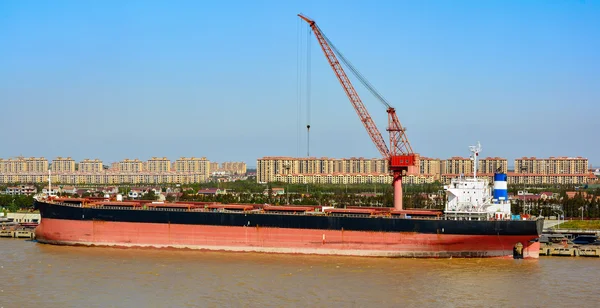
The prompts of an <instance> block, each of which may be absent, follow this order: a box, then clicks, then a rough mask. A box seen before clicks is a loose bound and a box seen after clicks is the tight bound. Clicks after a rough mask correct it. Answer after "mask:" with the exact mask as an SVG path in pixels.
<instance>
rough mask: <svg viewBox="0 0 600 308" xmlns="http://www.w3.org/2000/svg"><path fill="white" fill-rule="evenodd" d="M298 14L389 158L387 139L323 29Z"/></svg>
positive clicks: (381, 151) (372, 138) (368, 129)
mask: <svg viewBox="0 0 600 308" xmlns="http://www.w3.org/2000/svg"><path fill="white" fill-rule="evenodd" d="M298 16H299V17H300V18H302V19H304V20H305V21H306V22H307V23H308V24H309V25H310V27H311V29H312V31H313V33H314V34H315V36H316V37H317V40H318V41H319V45H321V49H323V53H325V57H326V58H327V61H328V62H329V65H331V68H332V69H333V71H334V73H335V76H336V77H337V78H338V80H339V81H340V84H341V85H342V87H343V88H344V92H346V95H347V96H348V98H349V99H350V103H352V106H353V107H354V110H356V113H357V114H358V117H359V118H360V121H361V122H362V123H363V125H364V126H365V128H366V129H367V132H368V133H369V137H371V140H373V143H375V146H376V147H377V150H379V153H381V156H383V157H385V158H388V157H389V156H390V151H389V150H388V147H387V145H386V144H385V140H384V139H383V136H382V135H381V132H380V131H379V129H378V128H377V126H376V125H375V122H374V121H373V119H372V118H371V115H369V111H367V108H366V107H365V105H364V104H363V102H362V100H361V99H360V96H358V93H357V92H356V90H355V89H354V86H352V83H351V82H350V79H348V76H347V75H346V72H344V69H343V68H342V65H341V64H340V62H339V61H338V59H337V57H336V56H335V53H334V52H333V50H332V49H331V47H330V46H329V44H328V43H327V40H326V39H325V37H324V35H323V33H322V32H321V29H319V27H318V26H317V24H316V23H315V22H314V21H313V20H311V19H309V18H308V17H306V16H304V15H302V14H298Z"/></svg>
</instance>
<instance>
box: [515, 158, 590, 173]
mask: <svg viewBox="0 0 600 308" xmlns="http://www.w3.org/2000/svg"><path fill="white" fill-rule="evenodd" d="M588 164H589V162H588V159H587V158H583V157H564V156H562V157H550V158H536V157H522V158H518V159H515V172H516V173H523V174H586V173H588V168H589V166H588Z"/></svg>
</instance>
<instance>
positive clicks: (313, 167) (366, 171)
mask: <svg viewBox="0 0 600 308" xmlns="http://www.w3.org/2000/svg"><path fill="white" fill-rule="evenodd" d="M256 165H257V170H256V179H257V181H258V182H259V183H267V182H272V181H274V179H275V177H276V176H280V177H281V176H292V175H315V176H317V175H325V176H329V175H331V176H333V174H354V175H361V176H362V175H379V174H383V175H387V174H388V167H387V161H386V160H384V159H375V158H362V157H359V158H356V157H353V158H349V159H335V158H328V157H321V158H315V157H310V158H294V157H285V156H268V157H263V158H260V159H258V160H257V164H256Z"/></svg>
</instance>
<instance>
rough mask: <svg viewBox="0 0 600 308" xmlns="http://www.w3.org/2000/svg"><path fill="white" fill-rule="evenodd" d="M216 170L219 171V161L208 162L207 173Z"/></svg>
mask: <svg viewBox="0 0 600 308" xmlns="http://www.w3.org/2000/svg"><path fill="white" fill-rule="evenodd" d="M217 171H219V163H217V162H210V163H208V172H209V173H213V172H217Z"/></svg>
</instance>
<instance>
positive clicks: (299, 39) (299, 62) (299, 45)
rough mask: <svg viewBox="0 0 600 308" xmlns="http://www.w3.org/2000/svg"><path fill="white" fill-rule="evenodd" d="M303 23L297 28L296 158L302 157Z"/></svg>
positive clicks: (299, 23) (299, 22)
mask: <svg viewBox="0 0 600 308" xmlns="http://www.w3.org/2000/svg"><path fill="white" fill-rule="evenodd" d="M301 23H302V21H301V20H298V24H297V27H296V130H297V131H296V134H297V136H296V157H300V147H301V146H300V140H301V136H302V133H301V124H300V123H301V120H300V118H301V116H300V114H301V111H302V108H301V104H302V91H301V89H302V80H301V76H302V72H301V69H302V58H301V53H300V51H301V50H302V35H301V31H302V25H301Z"/></svg>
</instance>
